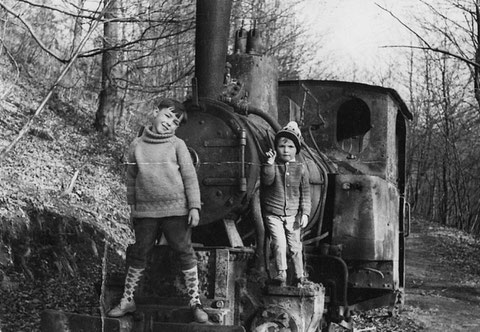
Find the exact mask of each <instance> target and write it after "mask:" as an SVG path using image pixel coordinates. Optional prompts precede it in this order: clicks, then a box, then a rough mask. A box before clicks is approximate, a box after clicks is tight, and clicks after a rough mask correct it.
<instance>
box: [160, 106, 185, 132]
mask: <svg viewBox="0 0 480 332" xmlns="http://www.w3.org/2000/svg"><path fill="white" fill-rule="evenodd" d="M153 116H154V119H153V130H154V131H155V132H156V133H157V134H174V133H175V130H177V128H178V126H180V122H181V121H182V118H183V113H182V114H178V113H175V112H174V108H173V107H168V108H162V109H158V108H157V109H155V111H154V113H153Z"/></svg>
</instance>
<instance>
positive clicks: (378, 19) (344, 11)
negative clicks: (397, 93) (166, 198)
mask: <svg viewBox="0 0 480 332" xmlns="http://www.w3.org/2000/svg"><path fill="white" fill-rule="evenodd" d="M376 4H379V5H380V6H382V7H384V8H386V9H388V10H390V11H391V12H393V13H394V14H395V15H396V16H398V17H399V18H400V19H402V21H403V20H405V21H406V22H408V21H409V20H411V19H413V17H414V16H418V14H419V13H418V10H419V8H424V6H422V5H421V3H420V2H419V1H418V0H377V1H375V0H307V1H306V6H305V8H304V9H303V11H302V13H300V17H305V21H306V22H308V24H309V26H310V27H311V29H312V32H317V33H318V34H319V35H321V36H323V37H322V38H321V40H322V45H319V47H318V52H317V57H318V58H325V59H329V62H332V61H333V62H334V63H336V64H337V65H338V66H341V67H343V68H345V69H347V68H349V69H356V70H367V69H369V68H372V67H373V66H377V67H378V66H380V67H381V66H382V65H383V64H384V63H385V62H386V61H382V59H387V58H391V57H394V56H395V53H394V52H395V49H394V48H388V47H387V48H384V47H383V46H393V45H397V46H398V45H410V43H411V40H414V39H415V38H414V37H413V35H412V34H411V33H410V32H409V31H408V30H407V29H406V28H404V27H403V26H402V25H401V24H400V23H399V22H398V21H396V20H395V18H393V17H392V16H391V15H390V14H389V13H388V12H386V11H384V10H382V9H381V8H380V7H379V6H377V5H376ZM408 23H409V22H408ZM312 44H314V41H313V40H312ZM313 47H315V46H313Z"/></svg>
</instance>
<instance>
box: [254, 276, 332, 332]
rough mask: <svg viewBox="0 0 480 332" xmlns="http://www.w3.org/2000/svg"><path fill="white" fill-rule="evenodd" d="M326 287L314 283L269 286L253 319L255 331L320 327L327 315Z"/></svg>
mask: <svg viewBox="0 0 480 332" xmlns="http://www.w3.org/2000/svg"><path fill="white" fill-rule="evenodd" d="M324 303H325V289H324V288H323V286H322V285H320V284H315V283H311V284H308V285H304V286H300V287H278V286H267V287H266V288H265V292H264V297H263V300H262V304H263V307H262V308H260V310H259V311H258V312H257V315H256V316H255V318H254V319H253V322H252V328H251V330H252V331H255V332H263V331H270V328H272V327H273V328H277V329H279V330H281V331H289V332H300V331H301V332H313V331H317V329H318V327H319V326H320V322H321V319H322V315H323V310H324Z"/></svg>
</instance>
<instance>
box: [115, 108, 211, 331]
mask: <svg viewBox="0 0 480 332" xmlns="http://www.w3.org/2000/svg"><path fill="white" fill-rule="evenodd" d="M185 120H186V113H185V107H184V106H183V104H181V103H180V102H178V101H176V100H173V99H165V100H163V101H162V102H160V103H159V104H158V106H157V107H156V108H155V110H154V112H153V120H152V123H151V125H150V126H149V127H146V128H145V130H144V131H143V132H142V134H141V136H139V137H137V138H136V139H135V140H134V141H133V142H132V144H131V145H130V149H129V152H128V164H127V202H128V204H129V205H130V208H131V217H132V220H133V228H134V231H135V240H136V241H135V244H134V245H133V246H132V247H131V248H130V249H131V250H130V251H129V259H127V261H130V262H131V264H130V266H129V267H128V272H127V276H126V279H125V289H124V292H123V297H122V299H121V301H120V304H119V305H118V306H116V307H115V308H113V309H112V310H110V311H109V312H108V316H110V317H121V316H123V315H125V314H126V313H129V312H134V311H135V310H136V306H135V301H134V293H135V290H136V288H137V286H138V283H139V281H140V279H141V278H142V275H143V272H144V270H145V267H146V263H147V255H148V253H149V252H150V251H151V249H152V248H153V246H154V244H155V241H156V239H157V238H159V236H160V235H161V233H163V234H164V235H165V238H166V239H167V242H168V244H169V246H170V247H171V248H172V249H173V250H174V251H176V252H177V253H178V254H179V259H180V266H181V269H182V272H183V274H184V278H185V285H186V287H187V292H188V294H189V295H190V307H191V309H192V312H193V316H194V318H195V320H196V321H197V322H199V323H205V322H206V321H207V320H208V315H207V313H206V312H205V311H204V310H203V309H202V306H201V303H200V299H199V289H198V273H197V259H196V256H195V251H194V249H193V247H192V240H191V234H192V227H195V226H197V225H198V223H199V220H200V217H199V211H200V188H199V185H198V179H197V174H196V171H195V167H194V165H193V162H192V158H191V157H190V153H189V151H188V149H187V146H186V144H185V142H184V141H183V140H182V139H180V138H178V137H177V136H175V131H176V130H177V128H178V127H179V126H180V124H181V123H182V122H184V121H185Z"/></svg>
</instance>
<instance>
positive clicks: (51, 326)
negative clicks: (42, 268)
mask: <svg viewBox="0 0 480 332" xmlns="http://www.w3.org/2000/svg"><path fill="white" fill-rule="evenodd" d="M186 309H187V308H186ZM188 311H189V310H188ZM178 314H179V315H187V314H186V311H185V312H183V313H180V312H179V313H178ZM41 331H48V332H85V331H88V332H102V331H108V332H245V329H244V328H243V327H242V326H236V325H215V324H213V323H211V322H208V323H205V324H200V323H194V322H192V323H175V322H156V321H154V319H153V317H152V316H149V317H147V316H146V315H143V314H137V313H135V314H133V315H126V316H125V317H121V318H109V317H103V318H102V317H100V316H91V315H81V314H74V313H66V312H62V311H57V310H50V309H49V310H45V311H43V312H42V315H41Z"/></svg>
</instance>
